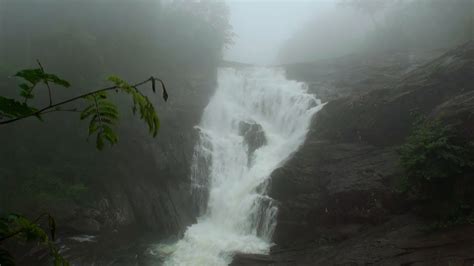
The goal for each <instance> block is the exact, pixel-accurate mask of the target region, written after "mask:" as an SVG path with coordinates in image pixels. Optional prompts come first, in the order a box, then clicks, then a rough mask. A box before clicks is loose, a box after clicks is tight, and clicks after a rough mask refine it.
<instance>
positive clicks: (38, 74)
mask: <svg viewBox="0 0 474 266" xmlns="http://www.w3.org/2000/svg"><path fill="white" fill-rule="evenodd" d="M14 76H15V77H19V78H23V79H24V80H26V81H28V82H30V83H31V84H32V85H36V84H37V83H38V82H40V81H41V80H43V79H44V77H45V76H44V73H43V71H42V70H41V69H40V68H35V69H24V70H21V71H19V72H17V73H16V74H15V75H14Z"/></svg>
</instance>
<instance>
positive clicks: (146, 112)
mask: <svg viewBox="0 0 474 266" xmlns="http://www.w3.org/2000/svg"><path fill="white" fill-rule="evenodd" d="M109 81H111V82H113V83H114V84H115V85H116V86H117V87H118V88H119V89H121V90H122V91H124V92H125V93H127V94H129V95H130V96H131V97H132V99H133V106H132V111H133V113H134V114H135V113H136V112H137V110H138V111H139V113H140V119H142V120H143V121H145V122H146V124H147V125H148V129H149V131H150V134H152V135H153V136H156V134H157V133H158V129H159V128H160V120H159V119H158V116H157V115H156V112H155V108H154V107H153V104H152V103H151V102H150V100H149V99H148V97H146V96H145V95H143V94H142V93H141V92H140V91H139V90H138V89H137V88H136V87H134V86H130V85H129V84H128V83H127V82H125V81H124V80H122V79H120V78H119V77H117V76H110V77H109ZM154 84H155V82H154V81H153V90H154V91H155V85H154ZM162 85H163V84H162ZM163 99H164V100H165V101H166V100H167V99H168V94H167V93H166V90H165V89H164V85H163Z"/></svg>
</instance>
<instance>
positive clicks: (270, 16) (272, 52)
mask: <svg viewBox="0 0 474 266" xmlns="http://www.w3.org/2000/svg"><path fill="white" fill-rule="evenodd" d="M227 3H228V6H229V9H230V12H231V15H230V24H231V25H232V29H233V32H234V34H235V35H234V43H233V44H232V45H229V47H228V48H227V49H226V50H225V53H224V58H225V59H226V60H230V61H239V62H242V63H252V64H262V65H268V64H276V63H277V61H278V60H277V58H278V54H279V49H280V48H281V47H282V46H283V44H284V43H285V42H286V41H287V40H288V39H290V37H292V36H293V35H294V33H295V32H296V31H297V30H299V29H300V28H301V27H302V26H303V25H305V24H307V23H308V22H309V21H310V20H311V19H312V18H313V17H314V16H315V15H316V14H320V13H322V12H324V11H325V10H327V9H329V8H330V7H331V6H332V5H333V4H334V1H331V0H318V1H314V0H313V1H302V0H296V1H290V0H287V1H264V0H262V1H245V0H240V1H239V0H228V1H227Z"/></svg>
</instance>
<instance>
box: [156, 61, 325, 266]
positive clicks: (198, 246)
mask: <svg viewBox="0 0 474 266" xmlns="http://www.w3.org/2000/svg"><path fill="white" fill-rule="evenodd" d="M320 108H321V103H320V101H319V100H317V99H316V98H315V97H314V96H313V95H311V94H309V93H307V91H306V86H305V84H303V83H301V82H296V81H290V80H287V79H286V78H285V75H284V72H283V70H281V69H275V68H263V67H262V68H257V67H255V68H242V69H239V70H236V69H232V68H225V69H220V70H219V73H218V88H217V90H216V92H215V95H214V96H213V97H212V99H211V101H210V103H209V105H208V106H207V107H206V109H205V110H204V114H203V116H202V120H201V123H200V125H199V126H198V127H197V128H198V130H199V131H200V141H199V143H198V145H197V146H196V148H195V155H194V160H193V165H192V177H191V178H192V181H193V185H194V190H193V194H194V196H195V198H196V201H197V203H198V204H199V206H200V210H201V212H202V214H201V216H200V217H199V218H198V222H197V223H196V224H194V225H192V226H190V227H189V228H188V229H187V231H186V232H185V234H184V237H183V239H181V240H180V241H178V242H177V243H176V244H174V245H173V253H172V254H171V255H170V256H169V257H168V258H167V259H166V261H165V265H172V266H180V265H183V266H187V265H193V266H195V265H196V266H199V265H205V266H212V265H228V264H229V263H230V262H231V260H232V255H233V254H235V253H238V252H242V253H254V254H255V253H259V254H263V253H266V252H268V250H269V248H270V245H271V242H270V241H271V236H272V234H273V231H274V228H275V215H276V212H277V208H276V207H275V206H274V204H273V203H272V200H271V198H269V197H268V196H267V195H266V184H267V180H268V178H269V176H270V174H271V172H272V171H273V170H274V169H275V168H276V167H278V165H279V164H281V163H282V162H283V161H284V160H285V159H287V158H288V157H289V156H290V154H291V153H293V152H294V151H296V150H297V149H298V147H299V146H300V145H301V144H302V143H303V141H304V138H305V135H306V133H307V130H308V127H309V124H310V120H311V117H312V115H313V114H314V113H315V112H316V111H318V110H319V109H320ZM250 128H252V129H253V130H252V129H250ZM252 139H254V140H255V139H257V140H258V141H252ZM251 146H254V147H251Z"/></svg>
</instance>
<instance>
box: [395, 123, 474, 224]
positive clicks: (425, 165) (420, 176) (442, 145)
mask: <svg viewBox="0 0 474 266" xmlns="http://www.w3.org/2000/svg"><path fill="white" fill-rule="evenodd" d="M399 154H400V164H401V167H402V168H403V170H404V172H405V175H404V176H402V178H401V185H402V186H401V188H402V191H404V192H411V193H413V194H414V195H415V197H417V198H419V199H422V200H427V201H428V200H429V201H430V202H431V203H433V206H434V207H435V212H437V214H441V215H442V217H444V218H447V217H451V216H452V215H453V213H458V208H457V206H459V205H463V206H466V205H467V207H468V208H467V209H469V210H470V209H471V207H472V206H473V205H472V193H471V192H472V191H469V190H472V185H473V184H474V182H473V180H474V178H473V177H472V175H471V174H472V173H473V172H474V171H473V170H474V145H473V143H472V142H469V141H468V140H466V139H465V138H462V137H461V136H459V135H458V134H457V132H456V130H455V128H454V127H452V126H448V125H443V123H442V122H441V121H439V120H427V119H425V118H421V119H418V120H417V121H416V122H415V126H414V129H413V131H412V134H411V135H410V136H409V137H408V138H407V141H406V143H405V144H404V145H402V146H401V148H400V149H399ZM450 210H452V211H450ZM469 213H470V211H469V212H467V213H466V215H469ZM456 216H458V215H457V214H456Z"/></svg>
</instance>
